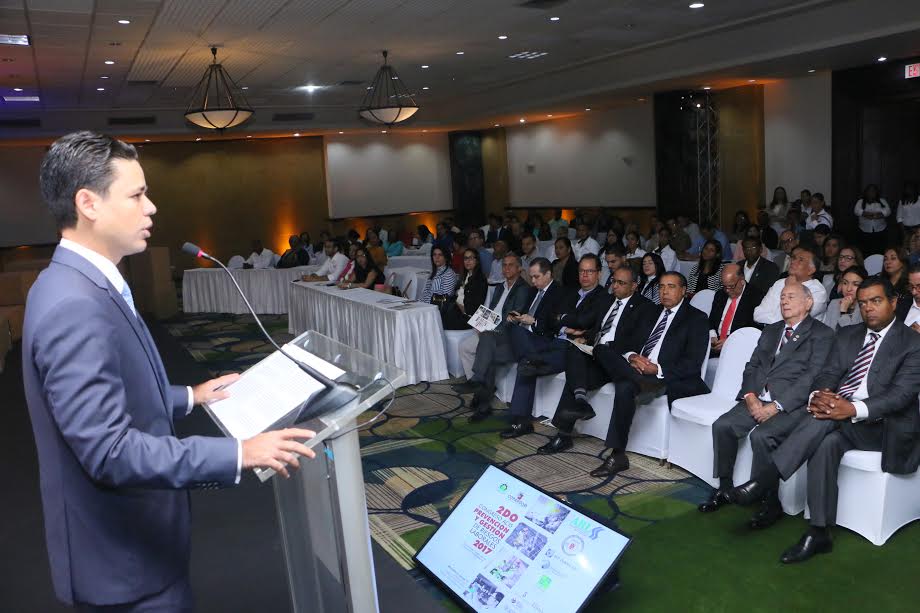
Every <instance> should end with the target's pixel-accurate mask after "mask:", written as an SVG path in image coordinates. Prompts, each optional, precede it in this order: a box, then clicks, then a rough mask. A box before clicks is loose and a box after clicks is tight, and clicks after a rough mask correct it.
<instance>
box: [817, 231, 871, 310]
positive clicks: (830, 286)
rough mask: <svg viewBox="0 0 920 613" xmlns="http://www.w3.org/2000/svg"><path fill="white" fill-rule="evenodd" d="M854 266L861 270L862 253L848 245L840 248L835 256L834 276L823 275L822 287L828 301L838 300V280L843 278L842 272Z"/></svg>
mask: <svg viewBox="0 0 920 613" xmlns="http://www.w3.org/2000/svg"><path fill="white" fill-rule="evenodd" d="M854 266H855V267H856V268H863V255H862V251H860V250H859V249H857V248H856V247H851V246H849V245H847V246H846V247H842V248H841V249H840V253H839V254H838V255H837V265H836V268H835V269H834V274H833V275H824V280H823V283H824V287H825V288H826V289H827V299H828V300H833V299H834V298H840V279H841V278H842V277H843V273H844V272H846V271H847V270H848V269H850V268H853V267H854Z"/></svg>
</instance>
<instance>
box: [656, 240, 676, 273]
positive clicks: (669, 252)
mask: <svg viewBox="0 0 920 613" xmlns="http://www.w3.org/2000/svg"><path fill="white" fill-rule="evenodd" d="M658 255H660V256H661V261H662V262H663V263H664V270H665V272H673V271H675V270H679V269H680V265H679V264H678V263H677V252H676V251H674V249H673V248H672V247H671V245H665V246H664V248H663V249H662V250H661V251H660V252H658Z"/></svg>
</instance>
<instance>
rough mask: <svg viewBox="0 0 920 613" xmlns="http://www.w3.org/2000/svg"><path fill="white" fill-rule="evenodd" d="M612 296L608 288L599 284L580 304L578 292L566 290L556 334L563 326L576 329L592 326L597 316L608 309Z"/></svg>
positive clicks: (561, 303) (560, 306) (560, 308)
mask: <svg viewBox="0 0 920 613" xmlns="http://www.w3.org/2000/svg"><path fill="white" fill-rule="evenodd" d="M610 298H611V296H610V294H608V293H607V290H606V289H604V288H603V287H602V286H600V285H598V286H597V287H595V288H594V289H593V290H591V292H589V293H588V294H587V295H586V296H585V298H584V300H582V301H581V304H578V292H573V291H571V290H566V295H565V299H564V300H562V301H561V302H560V305H559V313H558V322H557V323H556V326H555V327H556V330H555V334H558V333H559V330H561V329H562V328H563V327H565V328H573V329H575V330H586V329H587V328H590V327H591V326H593V325H594V323H595V322H596V321H597V318H598V317H600V316H601V315H603V314H604V312H606V311H607V308H608V307H609V306H610ZM576 305H577V307H576Z"/></svg>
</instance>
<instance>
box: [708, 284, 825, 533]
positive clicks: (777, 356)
mask: <svg viewBox="0 0 920 613" xmlns="http://www.w3.org/2000/svg"><path fill="white" fill-rule="evenodd" d="M812 306H813V305H812V299H811V292H809V290H808V288H807V287H805V286H804V285H802V284H800V283H790V284H789V285H786V286H785V287H784V288H783V295H782V311H783V319H782V321H778V322H776V323H773V324H770V325H768V326H767V327H766V328H764V330H763V333H762V334H761V335H760V339H759V340H758V341H757V347H756V348H755V349H754V352H753V353H752V354H751V359H750V360H749V361H748V363H747V365H746V366H745V367H744V375H743V377H742V380H741V389H740V390H739V391H738V395H737V397H736V400H738V401H739V402H738V404H736V405H735V406H734V408H732V409H731V410H729V411H728V412H727V413H725V414H723V415H722V416H721V417H719V418H718V419H717V420H716V421H715V423H713V424H712V448H713V476H714V477H716V478H717V479H718V480H719V487H718V489H717V490H715V491H714V492H713V493H712V495H711V496H710V498H709V500H708V501H706V502H704V503H703V504H701V505H700V507H699V509H700V511H703V512H704V513H706V512H712V511H715V510H717V509H719V508H720V507H722V506H724V505H726V504H729V503H730V502H731V495H730V492H731V489H732V486H733V482H732V475H733V474H734V471H735V458H736V457H737V455H738V443H739V441H740V440H741V439H742V438H744V437H745V436H747V435H748V434H750V441H751V448H752V449H754V464H753V465H752V466H751V474H752V475H756V474H759V473H760V471H761V470H763V464H764V463H765V462H768V461H769V453H770V451H771V450H772V449H774V448H776V446H778V445H779V444H780V443H782V441H783V440H785V438H786V437H787V436H788V435H789V433H790V432H791V431H793V430H794V429H795V427H796V425H797V424H798V423H799V418H800V416H801V415H802V414H804V411H802V407H803V405H804V404H805V403H806V401H807V400H808V394H809V392H811V390H812V389H813V387H812V382H813V381H814V379H815V377H816V376H817V375H818V372H819V370H820V369H821V367H822V366H823V365H824V362H825V361H826V360H827V355H828V352H829V351H830V348H831V344H832V343H833V340H834V333H833V331H832V330H831V329H830V328H828V327H827V326H825V325H824V324H822V323H821V322H819V321H817V320H816V319H813V318H812V317H811V316H810V315H809V314H808V313H809V311H810V310H811V307H812ZM755 502H760V504H761V506H760V510H759V511H757V513H756V514H755V515H754V516H753V517H752V518H751V519H750V521H749V522H748V525H749V526H750V527H751V528H766V527H769V526H771V525H773V524H774V523H776V521H777V520H779V519H780V518H781V517H782V515H783V509H782V506H781V505H780V502H779V492H778V489H777V488H776V487H771V488H769V489H765V490H764V491H763V493H762V496H761V498H760V500H757V501H755Z"/></svg>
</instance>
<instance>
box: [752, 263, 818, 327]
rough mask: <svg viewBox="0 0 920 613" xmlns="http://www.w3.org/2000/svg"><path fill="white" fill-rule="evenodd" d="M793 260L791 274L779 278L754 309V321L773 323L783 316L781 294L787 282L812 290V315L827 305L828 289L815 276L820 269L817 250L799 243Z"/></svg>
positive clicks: (790, 267)
mask: <svg viewBox="0 0 920 613" xmlns="http://www.w3.org/2000/svg"><path fill="white" fill-rule="evenodd" d="M791 258H792V262H791V263H790V264H789V276H788V277H786V278H785V279H778V280H777V281H776V282H775V283H774V284H773V285H772V286H771V287H770V290H769V291H768V292H767V295H766V296H765V297H764V299H763V302H761V303H760V306H758V307H757V308H756V309H754V321H756V322H758V323H761V324H772V323H776V322H777V321H779V320H781V319H782V318H783V314H782V311H781V309H780V296H781V295H782V292H783V288H784V287H785V286H786V284H787V283H792V282H795V283H801V284H802V285H804V286H805V287H807V288H808V289H809V290H811V297H812V300H813V302H812V308H811V316H812V317H818V316H819V315H820V314H821V313H823V312H824V310H825V308H826V307H827V291H826V290H825V289H824V285H822V284H821V282H820V281H818V280H816V279H815V278H814V274H815V272H816V271H817V270H818V265H819V260H818V256H817V255H816V254H815V252H814V251H813V250H812V249H810V248H808V247H804V246H802V245H799V246H798V247H796V248H795V250H793V252H792V256H791Z"/></svg>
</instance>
